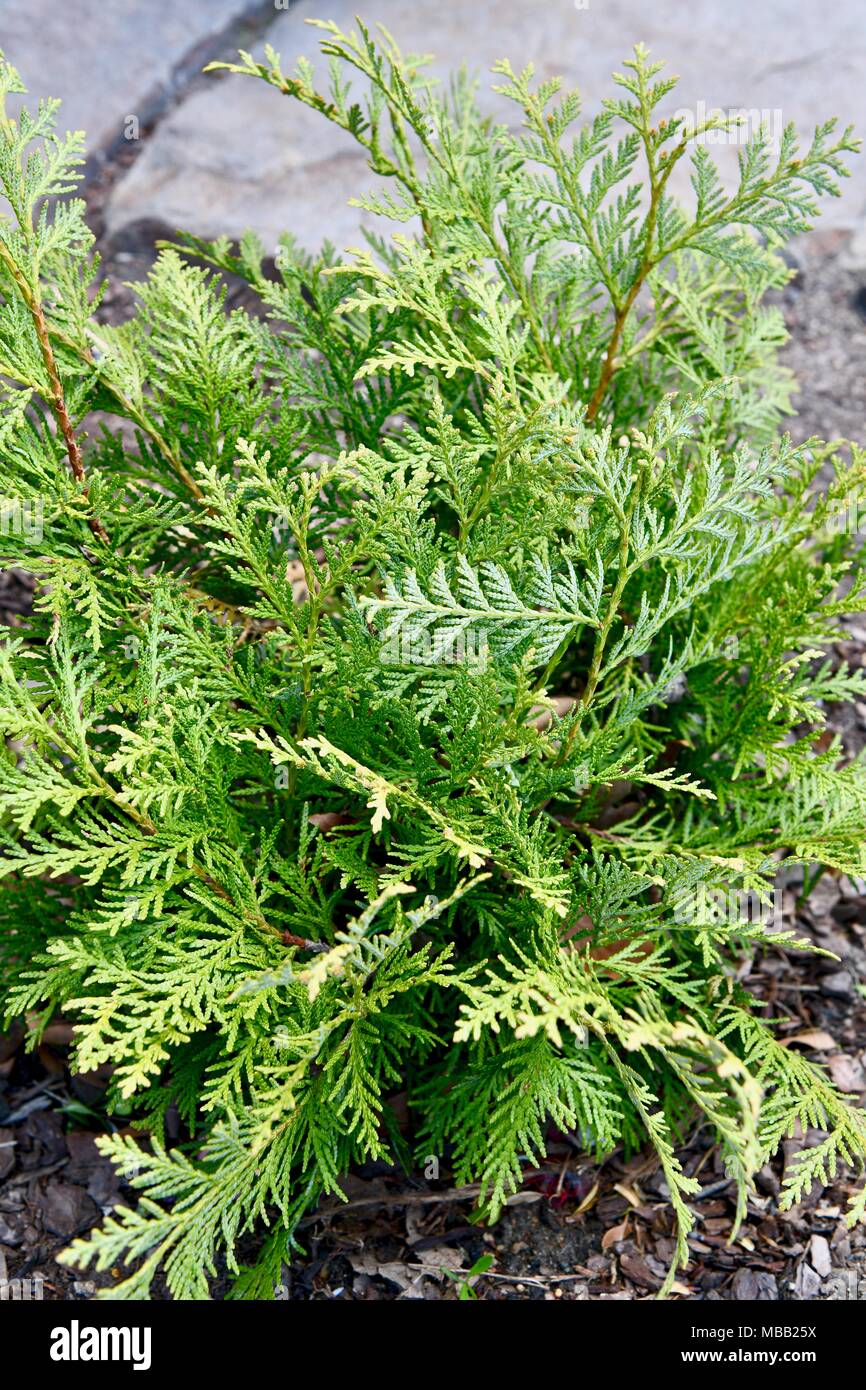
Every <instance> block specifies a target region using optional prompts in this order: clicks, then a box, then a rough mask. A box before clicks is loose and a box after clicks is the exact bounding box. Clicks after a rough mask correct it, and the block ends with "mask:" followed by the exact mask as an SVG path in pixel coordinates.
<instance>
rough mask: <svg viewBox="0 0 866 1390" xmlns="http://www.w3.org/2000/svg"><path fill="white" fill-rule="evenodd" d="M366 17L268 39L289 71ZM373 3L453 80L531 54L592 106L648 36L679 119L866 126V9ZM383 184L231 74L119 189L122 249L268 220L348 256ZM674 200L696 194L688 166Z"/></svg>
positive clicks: (499, 0) (276, 228) (267, 231)
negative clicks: (369, 196) (149, 234)
mask: <svg viewBox="0 0 866 1390" xmlns="http://www.w3.org/2000/svg"><path fill="white" fill-rule="evenodd" d="M76 3H80V0H76ZM151 8H153V9H158V8H159V5H157V4H152V6H151ZM359 8H361V5H360V0H324V3H316V2H315V0H305V3H298V4H296V5H293V6H292V8H291V10H290V11H289V12H287V13H286V12H283V13H279V14H277V16H276V18H275V21H274V23H273V26H272V29H271V31H270V34H269V37H270V39H271V41H272V42H273V43H274V45H275V47H276V48H277V50H278V51H279V52H280V53H281V55H282V59H283V65H284V67H286V68H291V67H292V66H293V65H294V63H295V61H296V60H297V57H298V56H299V55H301V54H305V55H307V56H310V57H315V55H316V53H317V35H316V32H315V30H311V29H310V28H308V27H307V26H306V25H305V24H304V22H303V21H304V19H305V18H308V17H316V18H333V19H336V20H337V21H338V22H339V23H340V24H341V25H343V26H344V27H346V26H350V25H351V24H352V20H353V14H354V12H355V11H357V10H358V9H359ZM362 8H363V13H364V16H365V20H367V21H369V22H371V23H375V22H377V21H379V22H382V23H384V24H386V25H387V27H388V28H389V29H390V30H391V31H392V32H393V33H394V35H395V36H396V38H397V40H398V42H400V44H401V46H402V47H403V48H404V49H409V50H414V51H421V52H435V53H436V55H437V60H436V63H435V65H434V71H436V72H438V73H440V74H444V73H447V71H448V70H449V69H451V68H453V67H455V66H459V65H460V64H461V63H462V62H464V61H466V62H468V63H469V64H470V66H472V67H474V68H477V69H480V70H483V69H489V67H490V64H491V63H492V62H493V61H494V60H495V59H496V58H498V57H500V56H503V55H508V56H509V57H510V58H511V60H512V62H514V63H515V65H518V64H523V63H525V62H528V61H530V60H531V61H533V62H534V63H535V64H536V67H537V70H538V73H539V75H541V76H545V77H546V76H552V75H554V74H559V73H561V74H563V75H564V76H565V77H566V79H567V81H568V82H569V84H571V85H577V86H579V87H580V89H581V91H582V93H583V95H584V100H585V107H586V110H587V111H588V112H589V113H592V112H594V111H596V110H598V109H599V106H600V104H601V100H602V98H603V96H605V95H607V94H609V93H610V91H611V84H610V73H611V71H613V70H614V69H616V68H619V67H621V64H622V60H623V58H624V57H626V56H628V53H629V51H630V48H631V46H632V45H633V43H635V42H636V41H638V40H642V41H643V42H645V43H647V44H648V45H649V46H650V47H651V49H652V50H653V52H654V54H655V56H657V57H659V58H664V59H665V60H666V61H667V63H668V66H669V69H670V70H672V71H673V72H676V73H680V74H681V76H682V81H681V85H680V87H679V89H678V91H677V93H676V95H675V97H674V98H673V99H672V105H671V109H672V110H673V109H676V108H677V107H686V108H688V109H690V110H693V109H695V108H697V106H698V104H699V103H701V102H702V103H704V105H705V107H706V108H712V107H716V106H720V107H722V108H725V109H729V108H732V107H745V108H748V109H757V110H760V111H766V112H767V113H768V116H769V119H770V123H771V126H772V127H775V125H777V124H779V125H780V124H781V123H782V122H784V121H787V120H789V119H793V120H794V121H795V122H796V124H797V126H798V128H799V129H800V130H801V132H802V133H803V134H808V133H810V132H811V129H812V127H813V126H814V125H815V123H816V122H817V121H819V120H821V119H824V118H825V117H826V116H827V115H830V114H836V115H838V116H840V118H841V119H842V120H843V121H845V122H853V123H854V124H855V125H856V126H858V127H859V129H860V130H861V131H863V132H864V133H866V84H864V82H863V76H862V74H863V72H864V70H866V15H864V10H863V6H862V0H838V3H836V4H834V5H832V6H829V5H828V6H809V5H804V4H802V2H801V0H761V3H760V4H756V3H755V0H727V3H725V4H724V5H722V4H720V3H719V0H691V3H690V4H688V5H683V4H682V2H681V0H653V2H652V4H647V3H646V0H588V4H586V3H584V0H473V3H471V4H466V3H465V0H367V2H366V3H365V4H363V6H362ZM323 68H324V64H323V61H322V60H321V58H319V61H318V63H317V70H318V71H322V70H323ZM489 80H490V79H489V74H487V75H486V76H483V77H482V87H481V94H482V99H483V103H484V105H485V107H486V108H487V109H488V110H496V111H498V113H499V114H500V116H502V115H504V116H505V117H506V118H508V119H510V120H511V121H513V120H514V116H515V113H514V108H513V107H512V106H511V105H510V104H509V103H503V102H502V101H501V99H499V98H496V97H494V96H492V95H491V94H490V93H489V91H488V88H487V84H488V81H489ZM714 153H715V155H716V157H717V158H718V160H719V162H720V165H721V167H722V170H723V173H724V175H725V177H726V180H728V181H730V180H732V179H735V177H736V161H737V149H736V148H735V147H734V146H733V145H731V146H727V147H724V148H715V149H714ZM854 169H855V172H854V176H853V178H851V179H850V180H848V181H847V182H846V186H845V196H844V198H843V199H841V200H825V208H826V215H825V217H824V218H823V219H822V221H821V225H822V226H823V227H833V226H837V227H842V226H844V227H851V226H856V225H857V224H859V223H860V221H861V219H862V218H863V216H864V214H866V156H862V155H861V156H860V158H859V159H857V160H855V161H854ZM372 182H374V180H372V177H371V175H370V174H369V172H368V171H367V170H366V168H365V164H364V160H363V157H362V156H361V155H359V154H358V153H356V147H355V146H354V145H353V143H352V141H351V140H350V139H349V137H347V136H343V135H342V134H341V133H340V132H338V131H336V130H335V129H334V128H333V127H331V126H330V125H329V124H328V123H327V122H326V121H325V120H324V119H323V118H321V117H319V116H318V115H316V114H315V113H313V112H309V111H307V110H305V109H304V108H302V107H301V106H300V105H299V104H298V103H296V102H293V101H289V100H287V99H286V98H284V97H281V96H280V95H279V93H277V92H275V91H274V90H272V89H270V88H268V87H266V86H265V84H264V83H260V82H258V81H256V80H254V79H251V78H244V77H234V76H232V77H228V78H224V79H222V80H219V81H217V80H215V81H214V83H213V86H210V87H206V88H205V89H199V90H197V91H195V92H194V93H192V94H191V95H190V97H189V98H188V99H187V100H186V101H184V102H183V103H182V104H181V105H180V106H179V107H178V108H177V109H176V110H174V111H173V112H172V113H171V114H170V116H169V117H168V118H167V119H166V120H165V121H164V122H162V123H161V125H160V126H159V128H158V130H157V131H156V133H155V135H154V137H153V138H152V139H151V140H150V141H149V142H148V144H147V146H146V148H145V150H144V151H143V154H142V156H141V158H140V159H138V160H137V161H136V163H135V164H134V165H133V167H132V169H131V170H130V172H129V174H128V175H127V176H126V177H125V178H124V179H123V180H121V181H120V182H119V183H118V185H117V186H116V188H115V190H114V192H113V195H112V197H111V200H110V202H109V204H108V208H107V227H108V231H109V233H110V235H111V237H112V238H113V239H114V240H115V243H116V244H117V245H122V244H123V238H124V236H125V235H126V233H127V232H128V230H129V229H130V228H131V227H134V225H135V224H136V223H141V222H144V221H153V222H157V223H163V224H165V225H167V226H168V227H170V228H176V227H184V228H188V229H189V230H191V231H194V232H197V233H198V234H200V235H204V236H212V235H217V234H218V233H220V232H227V233H229V234H230V235H235V236H236V235H238V234H239V233H240V232H241V231H242V230H243V229H244V228H246V227H253V228H254V229H255V230H256V231H257V232H258V233H259V234H260V235H261V236H262V237H263V239H264V241H265V243H266V245H267V246H268V247H269V248H272V247H273V246H274V244H275V242H276V239H277V237H278V235H279V233H280V232H281V231H283V230H285V229H288V230H291V231H292V232H294V233H295V235H297V236H298V238H299V240H300V241H301V243H302V244H304V245H306V246H308V247H310V248H311V249H312V248H315V247H317V246H318V245H319V244H320V243H321V241H322V239H323V238H324V237H329V238H330V239H331V240H333V241H334V242H335V243H336V244H337V246H338V247H340V248H342V247H344V246H346V245H350V244H357V242H358V240H359V225H360V223H359V214H358V212H357V211H356V210H354V209H352V208H350V207H349V206H348V198H349V197H350V196H351V195H352V194H356V193H357V192H359V191H360V190H362V189H364V188H366V187H369V186H370V185H371V183H372ZM674 191H675V193H677V195H678V196H681V197H684V198H685V199H686V200H687V199H688V197H689V187H688V175H687V171H686V170H685V169H683V171H682V177H681V178H680V181H679V183H678V184H677V185H675V186H674Z"/></svg>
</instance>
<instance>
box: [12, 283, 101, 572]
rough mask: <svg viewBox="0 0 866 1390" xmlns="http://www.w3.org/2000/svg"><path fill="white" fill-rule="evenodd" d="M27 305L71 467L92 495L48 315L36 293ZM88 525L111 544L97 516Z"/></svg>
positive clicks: (84, 488)
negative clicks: (67, 403) (68, 405)
mask: <svg viewBox="0 0 866 1390" xmlns="http://www.w3.org/2000/svg"><path fill="white" fill-rule="evenodd" d="M27 307H28V308H29V310H30V313H31V315H32V318H33V326H34V328H35V329H36V336H37V338H38V339H39V349H40V351H41V353H42V361H43V363H44V365H45V370H46V372H47V373H48V380H49V381H50V383H51V405H52V408H53V410H54V415H55V418H56V420H57V427H58V429H59V430H60V433H61V434H62V436H63V442H64V444H65V445H66V454H67V457H68V459H69V466H70V468H71V469H72V472H73V475H74V477H75V480H76V482H77V483H78V485H79V486H80V488H81V491H82V493H83V494H84V496H85V497H89V495H90V494H89V492H88V487H87V476H86V474H85V472H84V460H83V458H82V457H81V449H80V447H79V444H78V440H77V439H76V437H75V430H74V428H73V425H72V421H71V420H70V418H69V411H68V409H67V407H66V396H65V395H64V392H63V383H62V381H61V380H60V373H59V372H58V370H57V360H56V358H55V356H54V349H53V348H52V346H51V338H50V336H49V333H48V324H47V323H46V322H45V314H44V313H43V310H42V305H41V304H40V303H39V300H38V299H37V298H36V297H35V296H30V298H29V300H28V305H27ZM87 524H88V526H89V527H90V529H91V531H92V532H93V534H94V536H98V537H99V539H100V540H101V541H105V542H106V544H107V543H108V532H107V531H106V529H105V527H104V526H103V524H102V522H101V521H100V520H99V517H98V516H94V515H91V516H89V517H88V518H87Z"/></svg>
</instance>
